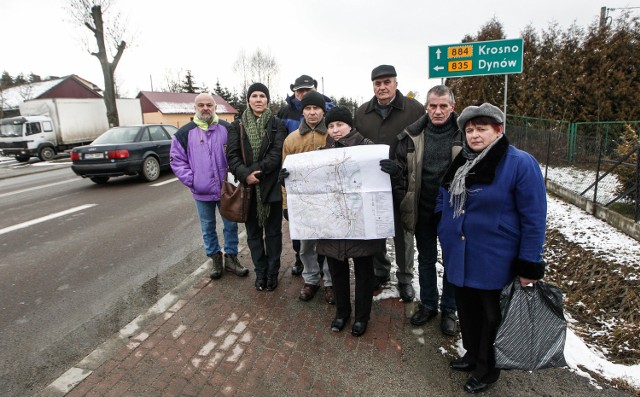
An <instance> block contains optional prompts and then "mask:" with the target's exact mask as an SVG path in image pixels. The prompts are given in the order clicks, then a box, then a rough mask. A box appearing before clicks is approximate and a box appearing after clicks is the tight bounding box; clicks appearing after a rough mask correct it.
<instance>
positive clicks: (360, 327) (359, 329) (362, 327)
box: [351, 321, 367, 336]
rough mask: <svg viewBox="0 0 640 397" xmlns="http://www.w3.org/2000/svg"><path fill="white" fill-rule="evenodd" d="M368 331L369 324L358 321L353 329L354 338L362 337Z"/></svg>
mask: <svg viewBox="0 0 640 397" xmlns="http://www.w3.org/2000/svg"><path fill="white" fill-rule="evenodd" d="M366 331H367V322H366V321H356V322H355V323H353V327H351V335H353V336H362V334H364V333H365V332H366Z"/></svg>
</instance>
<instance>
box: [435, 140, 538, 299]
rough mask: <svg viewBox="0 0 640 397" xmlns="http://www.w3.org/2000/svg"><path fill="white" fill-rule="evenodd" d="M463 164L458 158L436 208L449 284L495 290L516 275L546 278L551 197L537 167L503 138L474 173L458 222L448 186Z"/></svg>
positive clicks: (446, 179)
mask: <svg viewBox="0 0 640 397" xmlns="http://www.w3.org/2000/svg"><path fill="white" fill-rule="evenodd" d="M465 161H466V160H465V159H464V158H463V157H462V154H460V155H458V156H457V157H456V159H455V160H454V162H453V163H452V165H451V167H450V168H449V170H448V171H447V174H446V175H445V177H444V179H443V184H442V186H441V187H440V191H439V194H438V200H437V204H436V212H441V214H442V218H441V220H440V223H439V225H438V237H439V238H440V244H441V247H442V257H443V262H444V266H445V269H446V273H447V278H448V280H449V282H451V283H452V284H454V285H456V286H459V287H462V286H466V287H471V288H476V289H482V290H496V289H501V288H502V287H504V286H505V285H506V284H507V283H508V282H509V281H510V280H511V279H513V277H514V276H515V275H520V276H524V277H527V278H533V279H539V278H542V274H543V272H544V263H543V262H542V258H541V254H542V247H543V244H544V238H545V228H546V214H547V197H546V190H545V185H544V179H543V177H542V172H541V171H540V166H539V164H538V162H537V161H536V160H535V158H533V156H531V155H530V154H528V153H526V152H523V151H522V150H519V149H516V148H515V147H513V146H510V145H509V143H508V141H507V139H506V137H503V138H502V139H501V140H500V141H499V142H498V143H497V144H496V145H495V146H494V147H492V148H491V149H490V151H489V153H488V154H487V156H486V157H485V158H483V159H482V160H481V161H480V162H479V163H478V164H476V166H475V167H474V168H473V169H472V170H471V171H470V173H469V175H468V176H467V179H466V182H467V188H468V190H470V192H469V193H468V196H467V201H466V204H465V208H464V211H463V213H462V214H461V215H460V216H459V217H457V218H454V217H453V207H452V206H451V205H450V204H449V197H450V194H449V192H448V184H450V182H451V180H452V179H453V175H455V171H456V170H457V169H458V168H459V167H460V166H461V165H462V164H464V162H465ZM540 269H541V270H540Z"/></svg>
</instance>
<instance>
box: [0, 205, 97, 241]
mask: <svg viewBox="0 0 640 397" xmlns="http://www.w3.org/2000/svg"><path fill="white" fill-rule="evenodd" d="M96 205H98V204H85V205H81V206H79V207H74V208H69V209H68V210H65V211H60V212H56V213H55V214H51V215H47V216H43V217H42V218H37V219H34V220H31V221H28V222H23V223H19V224H17V225H13V226H9V227H5V228H4V229H0V235H2V234H6V233H9V232H12V231H14V230H18V229H24V228H25V227H29V226H33V225H36V224H38V223H42V222H46V221H48V220H51V219H55V218H59V217H61V216H65V215H68V214H72V213H74V212H78V211H82V210H84V209H87V208H91V207H95V206H96Z"/></svg>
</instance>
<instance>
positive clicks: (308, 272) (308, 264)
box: [300, 240, 333, 287]
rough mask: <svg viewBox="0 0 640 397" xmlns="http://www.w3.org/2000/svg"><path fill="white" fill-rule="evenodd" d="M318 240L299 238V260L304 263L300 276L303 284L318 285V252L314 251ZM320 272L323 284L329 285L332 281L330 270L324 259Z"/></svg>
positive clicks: (331, 284)
mask: <svg viewBox="0 0 640 397" xmlns="http://www.w3.org/2000/svg"><path fill="white" fill-rule="evenodd" d="M317 245H318V240H300V260H301V261H302V264H303V265H304V270H303V271H302V278H303V279H304V283H305V284H313V285H320V270H321V269H320V264H319V263H318V253H317V252H316V246H317ZM322 273H323V277H322V278H323V279H324V286H325V287H331V286H333V282H332V281H331V272H330V271H329V265H328V264H327V260H326V259H325V260H324V262H323V263H322Z"/></svg>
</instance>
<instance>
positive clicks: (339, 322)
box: [331, 317, 349, 332]
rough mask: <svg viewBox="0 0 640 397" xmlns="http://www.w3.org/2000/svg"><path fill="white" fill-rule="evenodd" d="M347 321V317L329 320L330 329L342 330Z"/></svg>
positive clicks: (334, 330)
mask: <svg viewBox="0 0 640 397" xmlns="http://www.w3.org/2000/svg"><path fill="white" fill-rule="evenodd" d="M347 321H349V317H343V318H338V317H336V318H334V319H333V321H332V322H331V331H333V332H340V331H342V329H343V328H344V326H345V325H347Z"/></svg>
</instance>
